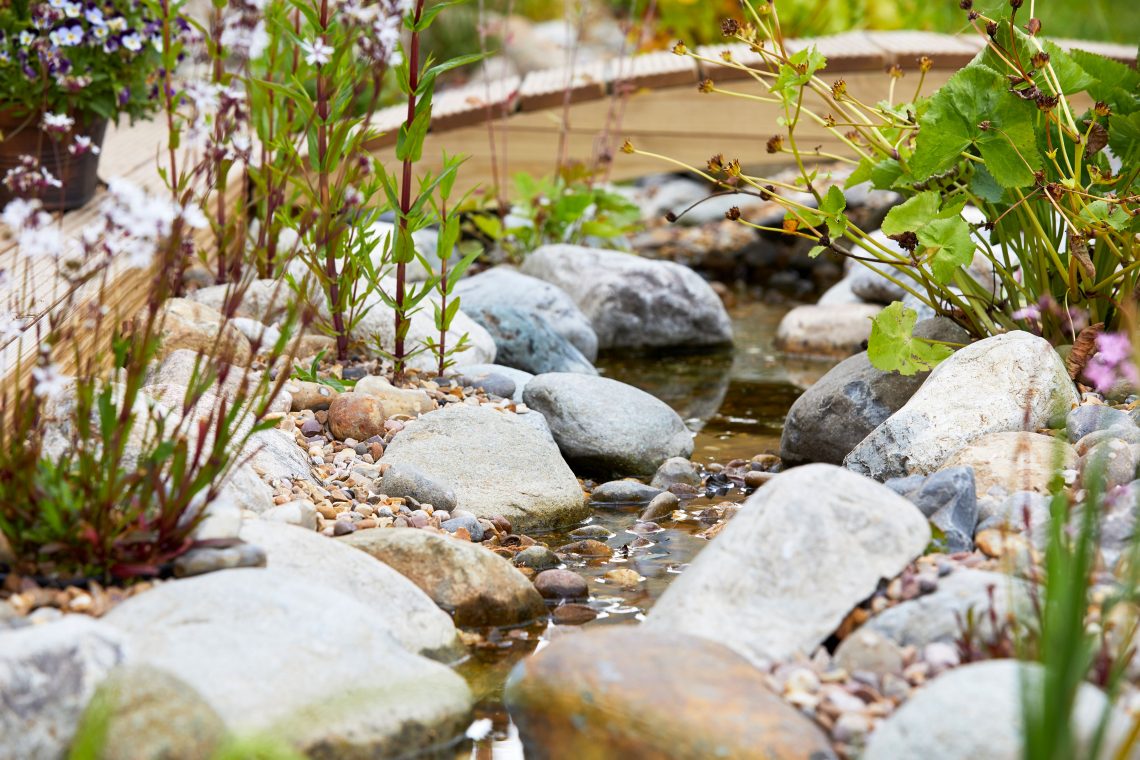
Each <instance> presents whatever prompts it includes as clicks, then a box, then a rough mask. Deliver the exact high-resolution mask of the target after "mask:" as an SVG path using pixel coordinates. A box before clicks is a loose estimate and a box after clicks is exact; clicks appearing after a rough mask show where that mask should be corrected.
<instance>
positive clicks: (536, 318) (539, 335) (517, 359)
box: [467, 304, 598, 375]
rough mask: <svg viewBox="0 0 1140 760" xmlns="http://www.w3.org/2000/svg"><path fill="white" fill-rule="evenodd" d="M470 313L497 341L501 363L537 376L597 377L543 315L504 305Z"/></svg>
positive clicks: (592, 367) (478, 309)
mask: <svg viewBox="0 0 1140 760" xmlns="http://www.w3.org/2000/svg"><path fill="white" fill-rule="evenodd" d="M467 313H468V314H470V316H471V318H472V319H474V320H475V321H476V322H478V323H479V324H480V325H482V326H483V329H485V330H486V331H487V332H488V333H490V334H491V337H492V338H493V339H494V340H495V358H496V361H498V362H499V363H500V364H505V365H507V366H508V367H515V368H517V369H521V370H524V371H526V372H532V373H534V374H541V373H543V372H583V373H585V374H587V375H596V374H598V370H597V369H595V368H594V365H593V364H591V363H590V361H589V360H588V359H587V358H586V357H585V356H583V355H582V352H581V351H579V350H578V349H577V347H575V346H574V344H572V343H571V342H570V341H568V340H567V339H566V338H564V337H563V336H562V335H560V334H558V332H556V331H555V330H554V328H553V327H552V326H551V325H550V323H549V322H547V321H546V317H544V316H542V315H541V314H536V313H533V312H527V311H524V310H522V309H520V308H518V307H515V306H504V305H502V304H487V305H485V306H479V307H476V308H473V309H469V310H468V312H467Z"/></svg>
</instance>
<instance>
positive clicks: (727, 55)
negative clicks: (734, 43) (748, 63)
mask: <svg viewBox="0 0 1140 760" xmlns="http://www.w3.org/2000/svg"><path fill="white" fill-rule="evenodd" d="M720 59H721V60H722V61H724V62H725V63H732V51H731V50H722V51H721V53H720Z"/></svg>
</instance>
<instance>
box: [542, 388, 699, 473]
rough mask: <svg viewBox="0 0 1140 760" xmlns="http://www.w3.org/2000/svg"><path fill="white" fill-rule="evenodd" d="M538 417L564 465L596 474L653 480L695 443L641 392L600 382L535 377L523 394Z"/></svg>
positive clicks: (671, 415)
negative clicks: (660, 468)
mask: <svg viewBox="0 0 1140 760" xmlns="http://www.w3.org/2000/svg"><path fill="white" fill-rule="evenodd" d="M523 400H524V401H525V402H526V405H527V406H528V407H530V408H531V409H534V410H535V411H538V412H540V413H542V415H543V416H544V417H545V418H546V421H547V422H548V423H549V424H550V430H551V432H552V433H553V434H554V440H555V441H557V443H558V448H559V449H561V450H562V453H563V454H564V455H565V457H566V459H567V460H568V461H570V462H571V463H573V464H575V465H576V466H580V467H583V468H586V469H589V470H594V471H598V472H600V473H617V474H619V475H646V476H651V475H653V473H655V472H656V471H657V467H658V466H659V465H660V464H661V463H662V462H664V461H665V460H666V459H669V458H670V457H688V456H689V455H690V454H692V453H693V439H692V436H691V434H690V433H689V430H688V429H687V428H686V427H685V423H684V422H683V421H682V420H681V418H680V416H678V414H677V413H676V412H674V411H673V410H672V409H670V408H669V406H668V405H666V404H665V403H664V402H663V401H660V400H658V399H656V398H654V397H653V396H651V395H649V394H648V393H646V392H645V391H642V390H638V389H637V388H634V387H633V386H632V385H626V384H625V383H619V382H618V381H616V380H610V379H609V378H604V377H590V376H587V375H577V374H570V373H564V372H555V373H549V374H546V375H538V376H537V377H535V378H534V379H533V380H531V381H530V382H529V383H528V384H527V386H526V391H525V392H524V393H523Z"/></svg>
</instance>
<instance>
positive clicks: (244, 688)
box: [104, 523, 472, 757]
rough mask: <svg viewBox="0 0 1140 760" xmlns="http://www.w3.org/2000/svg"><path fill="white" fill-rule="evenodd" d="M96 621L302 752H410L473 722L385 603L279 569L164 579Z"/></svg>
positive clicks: (455, 690) (463, 700) (447, 674)
mask: <svg viewBox="0 0 1140 760" xmlns="http://www.w3.org/2000/svg"><path fill="white" fill-rule="evenodd" d="M261 526H262V527H263V528H268V527H270V526H269V525H268V524H265V523H261ZM282 530H296V529H295V528H282ZM298 533H301V531H298ZM104 620H105V621H106V623H107V624H109V625H112V626H114V627H116V628H118V629H119V630H120V631H121V632H122V633H123V636H124V638H125V639H126V641H127V645H128V647H129V649H130V653H131V654H130V657H129V662H130V664H135V665H139V664H142V665H152V666H154V667H158V668H162V669H164V670H167V671H169V672H170V673H172V674H173V675H175V676H177V677H179V678H181V679H182V680H184V681H186V683H188V684H189V685H190V686H192V687H193V688H195V689H196V690H197V691H198V693H199V694H201V695H202V697H203V698H204V699H205V700H206V701H207V702H208V703H209V704H210V705H211V706H212V707H213V708H214V709H215V710H217V712H218V714H219V715H221V716H222V717H223V719H224V720H225V721H226V723H227V725H228V727H229V728H230V729H231V730H232V731H234V732H236V733H239V734H245V735H248V734H253V733H261V732H272V735H273V736H275V737H277V738H279V739H281V740H283V741H286V742H289V743H290V744H292V745H293V746H295V747H296V748H297V749H298V750H299V751H301V752H303V753H305V754H310V753H315V754H318V755H321V754H327V753H332V754H333V755H334V756H339V757H363V756H369V757H385V756H392V755H398V754H404V753H411V752H414V751H415V750H418V749H423V748H424V747H426V746H428V745H431V744H436V743H439V742H441V741H442V742H446V741H448V740H449V739H451V738H453V737H458V736H461V735H462V733H463V730H464V728H466V726H467V725H468V724H469V723H470V717H469V716H470V711H471V707H472V697H471V692H470V690H469V689H468V688H467V684H466V683H465V682H464V681H463V679H462V678H460V677H459V676H458V675H456V674H455V673H453V672H452V671H451V670H450V669H448V668H447V667H446V666H444V665H441V664H439V663H436V662H432V661H431V660H428V659H426V658H424V657H420V656H419V655H415V654H412V653H410V652H408V651H406V650H405V649H404V648H403V647H402V646H401V645H400V644H399V643H398V642H397V641H396V640H395V639H394V638H393V637H392V636H391V635H390V634H389V633H388V630H389V622H388V620H387V618H386V616H385V615H384V614H383V613H382V612H381V611H378V610H371V609H369V608H368V607H366V606H365V605H364V604H362V603H361V602H359V601H357V600H356V599H353V598H351V597H349V596H348V595H346V594H343V593H340V592H338V591H335V590H332V589H329V588H327V587H325V586H322V585H321V584H319V583H316V582H313V581H309V580H306V579H304V578H302V577H301V576H299V575H297V574H295V573H292V572H289V571H286V570H273V569H240V570H223V571H220V572H215V573H210V574H208V575H203V576H199V577H195V578H189V579H185V580H180V581H176V582H173V583H166V584H162V585H161V586H158V587H156V588H154V589H152V590H150V591H148V592H146V593H144V594H139V595H138V596H135V597H132V598H131V599H128V600H127V601H126V602H124V603H123V604H120V605H119V606H117V607H116V608H115V609H114V610H112V611H111V612H110V613H109V614H108V615H107V616H106V618H104ZM333 748H335V749H333Z"/></svg>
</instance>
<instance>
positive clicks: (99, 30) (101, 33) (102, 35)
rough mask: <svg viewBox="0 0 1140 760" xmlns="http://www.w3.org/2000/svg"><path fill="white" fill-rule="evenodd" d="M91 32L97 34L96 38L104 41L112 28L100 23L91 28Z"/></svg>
mask: <svg viewBox="0 0 1140 760" xmlns="http://www.w3.org/2000/svg"><path fill="white" fill-rule="evenodd" d="M91 34H93V35H94V36H95V39H97V40H99V41H102V40H105V39H107V37H108V36H110V34H111V30H110V29H108V28H107V25H106V24H100V25H99V26H94V27H92V28H91Z"/></svg>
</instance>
